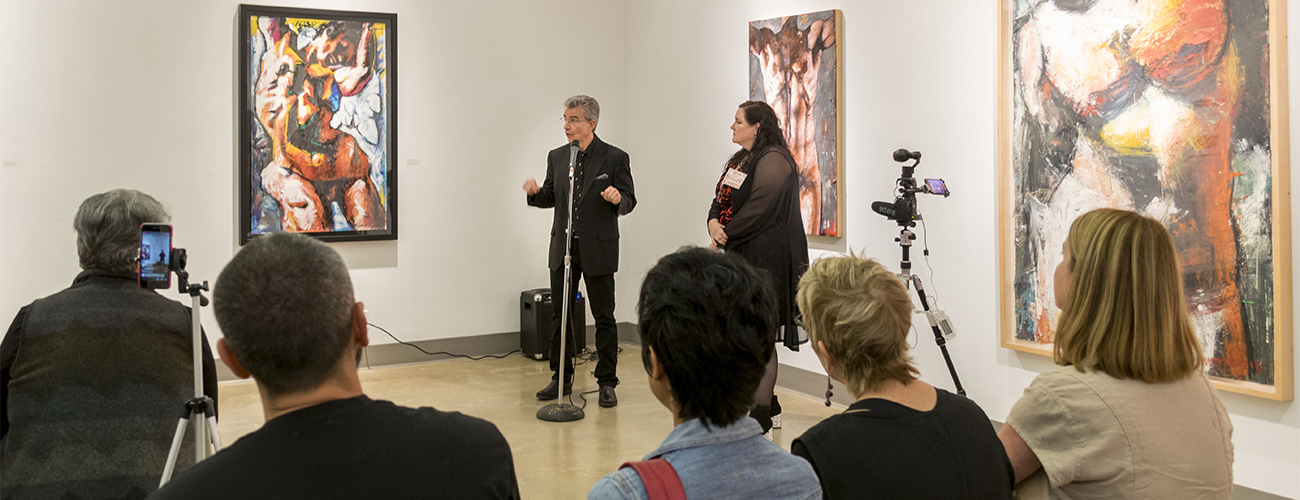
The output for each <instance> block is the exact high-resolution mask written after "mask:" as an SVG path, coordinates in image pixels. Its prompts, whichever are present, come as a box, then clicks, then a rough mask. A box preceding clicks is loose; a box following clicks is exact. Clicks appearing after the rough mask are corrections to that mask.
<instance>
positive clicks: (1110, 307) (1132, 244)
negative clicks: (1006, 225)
mask: <svg viewBox="0 0 1300 500" xmlns="http://www.w3.org/2000/svg"><path fill="white" fill-rule="evenodd" d="M1062 254H1063V257H1064V259H1063V260H1062V262H1061V264H1060V266H1058V267H1057V269H1056V275H1055V280H1056V283H1055V285H1056V299H1057V303H1058V304H1061V305H1062V308H1061V316H1060V318H1059V320H1058V322H1057V329H1056V338H1055V344H1056V345H1055V347H1054V349H1053V358H1054V359H1055V361H1056V363H1057V364H1061V365H1066V366H1070V365H1073V366H1075V367H1076V368H1078V369H1079V370H1080V371H1083V370H1084V369H1091V370H1099V371H1102V372H1104V373H1106V374H1108V375H1110V376H1112V377H1116V378H1130V379H1134V380H1141V381H1144V382H1148V383H1155V382H1172V381H1176V380H1181V379H1183V378H1186V377H1187V376H1189V375H1191V374H1192V373H1195V372H1197V371H1199V370H1200V369H1201V368H1202V365H1203V364H1204V361H1203V358H1202V353H1201V345H1200V343H1199V342H1198V340H1197V338H1196V333H1195V331H1194V330H1193V329H1192V321H1191V318H1190V317H1189V316H1188V314H1187V300H1186V298H1185V297H1184V296H1183V278H1182V270H1181V268H1180V267H1179V265H1178V255H1177V252H1176V251H1175V250H1174V243H1173V240H1172V239H1171V238H1170V237H1169V232H1168V231H1167V230H1166V229H1165V227H1164V226H1163V225H1161V224H1160V222H1158V221H1156V220H1155V219H1152V218H1149V217H1145V216H1142V215H1140V214H1137V213H1134V212H1129V211H1126V210H1115V209H1100V210H1093V211H1091V212H1088V213H1086V214H1083V215H1082V216H1080V217H1079V218H1078V219H1075V221H1074V224H1072V225H1071V226H1070V233H1069V235H1068V236H1067V238H1066V241H1065V245H1064V246H1063V248H1062Z"/></svg>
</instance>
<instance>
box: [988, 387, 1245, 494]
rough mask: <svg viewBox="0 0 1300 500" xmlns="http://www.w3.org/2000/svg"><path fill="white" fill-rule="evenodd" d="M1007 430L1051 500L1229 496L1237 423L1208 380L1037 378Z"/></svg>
mask: <svg viewBox="0 0 1300 500" xmlns="http://www.w3.org/2000/svg"><path fill="white" fill-rule="evenodd" d="M1007 424H1009V425H1010V426H1011V428H1012V429H1015V430H1016V432H1017V433H1019V434H1020V436H1021V437H1023V438H1024V440H1025V443H1026V444H1028V445H1029V449H1031V450H1033V451H1034V453H1035V454H1036V455H1038V460H1039V461H1041V462H1042V463H1043V470H1044V471H1045V472H1046V473H1047V479H1048V481H1049V483H1050V485H1051V492H1050V493H1051V496H1052V497H1053V498H1068V499H1075V500H1082V499H1093V498H1097V499H1103V498H1104V499H1117V498H1178V499H1195V498H1225V499H1226V498H1229V497H1231V496H1232V422H1231V421H1229V420H1228V412H1227V410H1226V409H1224V407H1223V402H1222V401H1220V400H1219V394H1218V392H1216V391H1215V390H1214V387H1212V386H1211V385H1210V380H1209V379H1208V378H1206V376H1205V375H1203V374H1197V375H1193V376H1191V377H1188V378H1187V379H1185V380H1182V381H1179V382H1172V383H1163V384H1148V383H1145V382H1141V381H1137V380H1121V379H1117V378H1114V377H1111V376H1110V375H1107V374H1105V373H1102V372H1092V371H1090V372H1088V373H1081V372H1079V371H1078V370H1077V369H1076V368H1074V367H1072V366H1067V367H1062V368H1060V369H1058V370H1055V371H1051V372H1046V373H1043V374H1040V375H1039V376H1038V377H1037V378H1035V379H1034V382H1033V383H1032V384H1030V385H1029V387H1028V388H1026V389H1025V395H1024V397H1022V398H1020V401H1017V402H1016V405H1015V406H1014V407H1012V408H1011V415H1009V416H1008V417H1007Z"/></svg>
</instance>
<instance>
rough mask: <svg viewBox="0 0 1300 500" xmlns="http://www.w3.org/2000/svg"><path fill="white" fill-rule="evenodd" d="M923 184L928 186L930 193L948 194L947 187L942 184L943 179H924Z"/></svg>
mask: <svg viewBox="0 0 1300 500" xmlns="http://www.w3.org/2000/svg"><path fill="white" fill-rule="evenodd" d="M925 183H926V184H927V185H929V186H930V192H931V193H934V194H948V186H947V185H946V184H944V183H943V179H926V180H925Z"/></svg>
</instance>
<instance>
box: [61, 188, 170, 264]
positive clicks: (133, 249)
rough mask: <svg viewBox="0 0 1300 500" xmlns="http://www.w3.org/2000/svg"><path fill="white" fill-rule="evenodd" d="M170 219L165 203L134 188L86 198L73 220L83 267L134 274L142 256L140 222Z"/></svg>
mask: <svg viewBox="0 0 1300 500" xmlns="http://www.w3.org/2000/svg"><path fill="white" fill-rule="evenodd" d="M170 221H171V215H170V214H168V213H167V209H166V208H164V207H163V204H162V203H159V202H158V200H156V199H154V197H152V196H149V195H147V194H144V193H141V192H139V191H136V190H133V189H114V190H112V191H108V192H104V193H99V194H97V195H94V196H91V197H89V198H86V201H83V202H81V207H80V208H78V209H77V215H76V217H74V218H73V221H72V228H73V229H74V230H76V231H77V257H78V260H80V263H81V268H82V269H100V270H104V271H112V272H118V273H132V274H134V273H135V272H136V262H137V260H139V258H140V225H141V224H144V223H146V222H156V223H167V222H170Z"/></svg>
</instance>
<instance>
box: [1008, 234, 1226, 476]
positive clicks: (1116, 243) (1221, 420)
mask: <svg viewBox="0 0 1300 500" xmlns="http://www.w3.org/2000/svg"><path fill="white" fill-rule="evenodd" d="M1062 253H1063V260H1062V262H1061V264H1060V265H1059V266H1057V268H1056V275H1055V293H1056V303H1057V304H1059V305H1060V306H1061V315H1060V317H1059V319H1058V322H1057V329H1056V332H1057V333H1056V339H1055V341H1056V344H1055V346H1054V348H1053V360H1054V361H1056V364H1058V365H1062V368H1060V369H1057V370H1055V371H1051V372H1046V373H1043V374H1040V375H1039V376H1038V377H1037V378H1035V379H1034V382H1033V383H1032V384H1030V386H1029V388H1027V389H1025V394H1024V396H1023V397H1021V398H1020V401H1018V402H1016V404H1015V406H1014V407H1013V408H1012V409H1011V414H1010V415H1009V416H1008V417H1007V422H1006V424H1005V425H1003V426H1002V430H1001V431H999V432H998V436H999V437H1000V438H1001V439H1002V442H1003V444H1004V446H1006V450H1007V455H1008V456H1009V457H1010V458H1011V463H1012V465H1013V466H1014V468H1015V474H1016V482H1017V483H1020V482H1021V481H1024V480H1025V479H1026V478H1029V477H1030V476H1031V475H1035V476H1036V477H1038V478H1039V479H1036V480H1035V481H1031V482H1030V483H1026V484H1024V485H1021V486H1020V487H1019V488H1020V489H1022V490H1024V492H1025V493H1030V491H1029V488H1028V487H1029V485H1031V484H1032V485H1037V486H1036V487H1037V488H1039V490H1038V491H1039V492H1042V490H1041V486H1042V482H1041V476H1045V477H1046V479H1047V485H1046V486H1047V487H1048V488H1050V489H1051V492H1052V495H1053V496H1057V497H1065V498H1180V499H1182V498H1229V497H1230V496H1231V493H1232V459H1233V457H1232V422H1230V421H1229V420H1228V412H1227V411H1226V410H1225V409H1224V407H1223V402H1222V401H1220V400H1219V395H1218V393H1217V392H1216V391H1215V390H1214V387H1213V386H1211V385H1210V381H1209V379H1208V378H1207V377H1206V376H1205V374H1204V371H1203V367H1204V359H1203V357H1202V353H1201V345H1200V342H1199V341H1198V340H1197V337H1196V333H1195V332H1194V331H1193V329H1192V322H1191V318H1190V317H1189V316H1188V313H1187V300H1186V298H1185V297H1184V296H1183V278H1182V270H1181V269H1180V267H1179V265H1178V258H1177V254H1176V252H1175V250H1174V245H1173V241H1172V240H1171V239H1170V237H1169V233H1168V231H1167V230H1166V229H1165V227H1164V226H1163V225H1161V224H1160V223H1159V222H1157V221H1156V220H1154V219H1151V218H1149V217H1144V216H1142V215H1139V214H1137V213H1134V212H1129V211H1125V210H1115V209H1101V210H1094V211H1091V212H1088V213H1086V214H1083V215H1082V216H1080V217H1079V218H1078V219H1076V220H1075V221H1074V224H1073V225H1071V226H1070V233H1069V235H1068V236H1067V238H1066V241H1065V244H1064V245H1063V247H1062ZM1039 470H1042V471H1043V473H1042V474H1035V473H1036V472H1038V471H1039Z"/></svg>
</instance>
